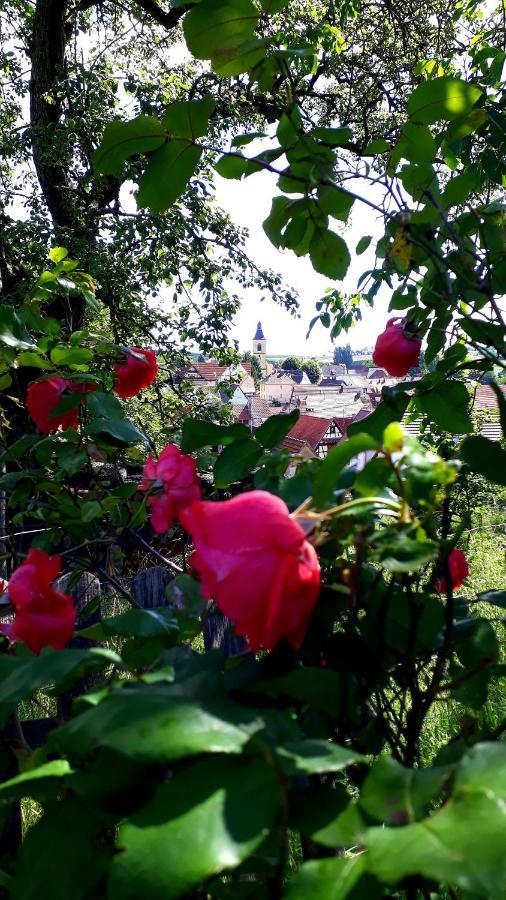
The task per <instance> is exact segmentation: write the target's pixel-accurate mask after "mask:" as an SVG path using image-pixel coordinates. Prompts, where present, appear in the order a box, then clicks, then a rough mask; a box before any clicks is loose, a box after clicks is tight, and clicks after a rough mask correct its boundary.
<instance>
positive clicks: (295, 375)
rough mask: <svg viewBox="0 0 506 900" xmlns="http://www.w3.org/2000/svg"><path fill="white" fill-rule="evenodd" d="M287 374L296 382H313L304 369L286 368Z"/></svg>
mask: <svg viewBox="0 0 506 900" xmlns="http://www.w3.org/2000/svg"><path fill="white" fill-rule="evenodd" d="M283 371H285V374H286V375H289V376H290V378H291V379H292V381H293V382H295V384H311V381H310V379H309V378H308V376H307V374H306V372H304V371H303V369H286V370H283Z"/></svg>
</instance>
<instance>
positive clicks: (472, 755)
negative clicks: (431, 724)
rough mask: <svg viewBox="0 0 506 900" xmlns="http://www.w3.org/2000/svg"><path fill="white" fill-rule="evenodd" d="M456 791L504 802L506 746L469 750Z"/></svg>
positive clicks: (479, 746)
mask: <svg viewBox="0 0 506 900" xmlns="http://www.w3.org/2000/svg"><path fill="white" fill-rule="evenodd" d="M503 593H504V592H503ZM455 790H457V791H465V792H468V791H483V792H484V793H486V794H487V795H488V796H492V797H495V798H496V799H498V800H503V799H504V798H505V797H506V744H504V743H495V742H492V741H490V742H483V743H480V744H475V745H474V747H472V748H471V749H470V750H468V752H467V753H466V754H465V756H463V757H462V759H461V761H460V763H459V766H458V769H457V777H456V779H455Z"/></svg>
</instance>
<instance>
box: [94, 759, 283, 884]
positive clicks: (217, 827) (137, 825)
mask: <svg viewBox="0 0 506 900" xmlns="http://www.w3.org/2000/svg"><path fill="white" fill-rule="evenodd" d="M278 804H279V788H278V785H277V782H276V778H275V775H274V772H273V770H272V769H271V768H270V767H269V766H267V765H266V764H265V763H264V762H262V761H260V760H255V761H253V762H252V761H250V760H237V761H235V760H222V759H216V760H205V761H203V762H200V763H197V764H196V765H193V766H190V767H188V768H187V769H185V770H184V771H182V772H178V773H176V774H175V775H173V776H172V778H171V779H170V781H169V782H168V783H167V784H164V785H162V787H161V788H160V789H159V790H158V791H157V793H156V795H155V796H154V798H153V800H152V801H151V802H150V803H148V805H147V806H146V807H145V808H144V809H143V810H142V811H141V812H140V813H138V814H137V815H135V816H134V817H133V818H132V819H131V820H130V821H129V822H127V823H126V824H125V825H122V826H121V828H120V831H119V836H118V847H119V849H120V850H121V852H120V853H118V854H117V855H116V857H115V858H114V861H113V865H112V871H111V878H110V882H109V893H108V897H109V900H139V897H142V898H143V900H159V898H160V897H163V898H165V900H171V898H177V897H181V896H182V895H184V894H186V893H187V892H188V891H190V889H191V888H192V887H194V886H195V885H197V884H199V883H200V882H201V881H202V880H203V879H205V878H208V877H209V876H210V875H214V874H217V873H218V872H222V871H223V870H226V869H231V868H234V867H235V866H238V865H239V864H240V863H241V862H242V861H243V860H244V859H246V857H248V856H249V855H250V854H251V853H252V852H253V850H255V848H256V847H258V845H259V844H260V843H261V842H262V841H263V839H264V838H265V837H266V836H267V834H268V832H269V829H270V827H271V824H272V821H273V818H274V816H275V814H276V811H277V808H278ZM245 811H247V815H245Z"/></svg>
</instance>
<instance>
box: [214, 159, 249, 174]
mask: <svg viewBox="0 0 506 900" xmlns="http://www.w3.org/2000/svg"><path fill="white" fill-rule="evenodd" d="M214 168H215V169H216V171H217V173H218V175H221V177H222V178H236V179H239V178H242V177H243V175H247V174H248V170H249V169H250V168H251V163H250V161H249V159H246V157H245V156H241V155H240V154H238V153H235V154H230V153H226V154H225V155H224V156H221V157H220V158H219V160H218V162H217V163H216V165H215V167H214Z"/></svg>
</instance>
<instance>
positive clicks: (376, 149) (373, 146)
mask: <svg viewBox="0 0 506 900" xmlns="http://www.w3.org/2000/svg"><path fill="white" fill-rule="evenodd" d="M387 150H390V144H389V143H388V141H385V140H383V138H376V139H375V140H374V141H371V142H370V144H368V145H367V147H365V149H364V150H363V151H362V156H376V154H377V153H386V152H387Z"/></svg>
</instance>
